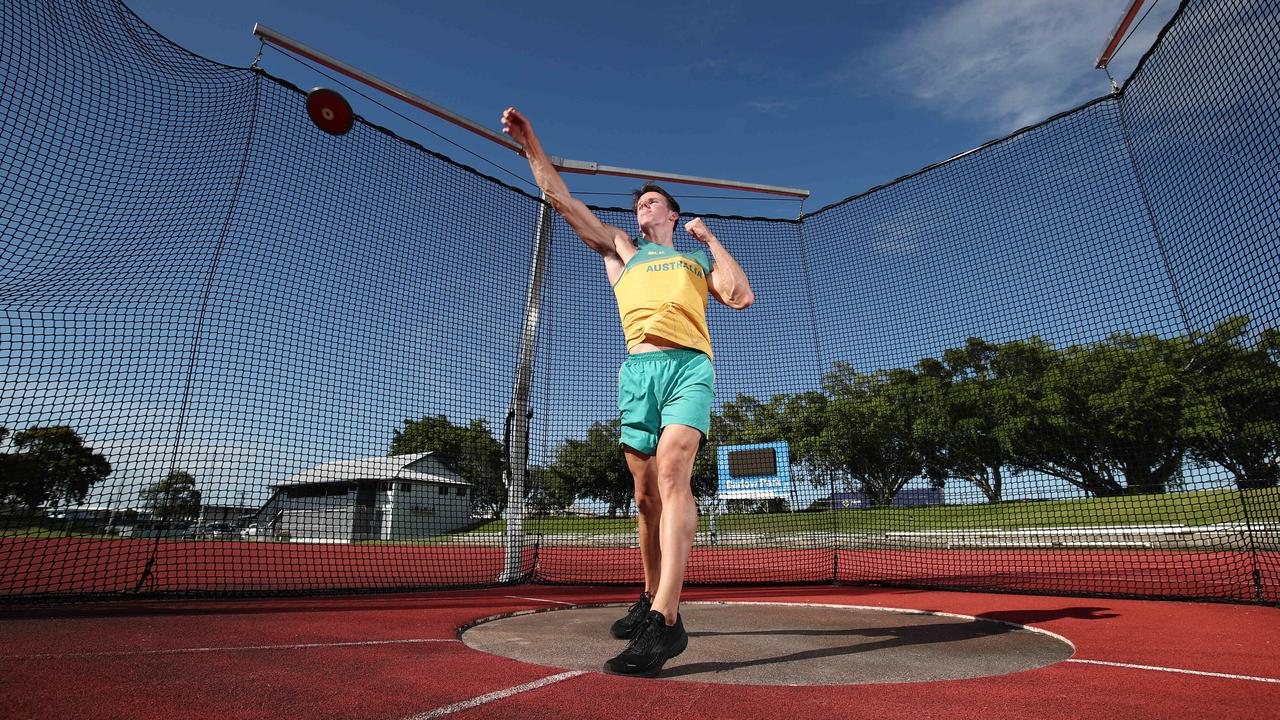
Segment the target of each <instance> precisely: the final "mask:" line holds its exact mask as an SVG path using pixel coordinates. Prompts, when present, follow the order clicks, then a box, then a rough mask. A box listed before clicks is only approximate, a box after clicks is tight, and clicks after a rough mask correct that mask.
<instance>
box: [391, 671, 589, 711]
mask: <svg viewBox="0 0 1280 720" xmlns="http://www.w3.org/2000/svg"><path fill="white" fill-rule="evenodd" d="M586 674H587V672H586V671H585V670H570V671H569V672H562V673H560V674H559V675H550V676H548V677H544V678H542V679H541V680H534V681H533V682H527V683H525V684H523V685H517V686H515V687H509V688H507V689H506V690H498V691H496V692H491V693H489V694H487V695H481V696H479V697H473V698H471V699H470V700H463V701H462V702H457V703H454V704H452V705H445V706H443V707H438V708H436V709H435V710H428V711H426V712H424V713H421V714H419V715H414V716H412V717H409V718H405V720H431V719H432V718H438V717H444V716H445V715H452V714H453V713H456V712H461V711H462V710H470V709H471V708H473V707H476V706H478V705H484V704H485V703H491V702H493V701H494V700H502V699H504V698H509V697H513V696H515V695H519V694H520V693H526V692H529V691H530V690H537V689H538V688H541V687H546V686H548V685H552V684H554V683H558V682H560V681H561V680H568V679H569V678H575V677H578V676H579V675H586Z"/></svg>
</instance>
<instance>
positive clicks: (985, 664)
mask: <svg viewBox="0 0 1280 720" xmlns="http://www.w3.org/2000/svg"><path fill="white" fill-rule="evenodd" d="M626 609H627V606H626V605H611V606H595V607H581V608H568V609H555V610H549V611H537V612H525V613H517V614H515V615H509V616H503V617H500V618H495V619H488V620H483V621H480V622H479V623H477V624H476V625H474V626H471V627H469V628H466V629H464V630H463V632H462V641H463V642H464V643H466V644H467V645H468V646H469V647H471V648H473V649H475V650H479V651H481V652H485V653H490V654H493V655H501V656H504V657H509V658H514V659H516V660H521V661H523V662H528V663H534V664H537V665H548V666H551V667H557V668H565V669H570V670H587V671H601V670H602V669H603V666H604V661H605V660H607V659H609V658H611V657H613V656H614V655H616V654H618V653H620V652H622V650H623V649H624V648H625V647H626V641H624V640H614V639H613V638H612V637H610V635H609V626H610V625H611V624H612V623H613V621H614V620H616V619H618V618H619V617H621V616H622V615H623V614H625V613H626ZM681 612H682V614H683V615H684V624H685V630H686V631H687V632H688V633H689V647H688V649H687V650H685V651H684V653H683V654H681V655H680V656H679V657H676V658H673V659H672V660H670V661H669V662H668V663H667V664H666V666H665V667H664V668H663V670H662V674H661V675H659V676H658V678H659V679H664V678H665V679H670V680H689V681H697V682H712V683H726V684H732V685H862V684H869V683H904V682H929V681H934V680H959V679H963V678H976V677H987V676H991V675H1004V674H1007V673H1013V672H1020V671H1023V670H1033V669H1035V668H1039V667H1044V666H1045V665H1051V664H1053V663H1056V662H1061V661H1063V660H1066V659H1067V658H1069V657H1071V655H1072V654H1073V652H1074V651H1075V648H1074V647H1073V646H1072V645H1071V643H1070V641H1068V640H1067V639H1065V638H1063V637H1061V636H1058V635H1054V634H1053V633H1049V632H1046V631H1043V630H1037V629H1033V628H1027V627H1024V626H1021V625H1014V624H1011V623H1004V622H998V621H995V620H983V619H981V618H974V617H969V616H965V615H950V614H944V613H929V612H924V611H920V610H905V609H897V608H873V607H862V606H852V605H813V604H793V603H750V602H731V603H730V602H725V603H716V602H686V603H684V604H683V605H682V606H681Z"/></svg>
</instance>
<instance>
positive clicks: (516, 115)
mask: <svg viewBox="0 0 1280 720" xmlns="http://www.w3.org/2000/svg"><path fill="white" fill-rule="evenodd" d="M502 132H504V133H506V134H507V135H509V136H511V139H512V140H515V141H516V142H518V143H520V144H521V145H528V144H529V138H531V137H533V125H532V124H530V122H529V120H528V118H526V117H525V116H523V115H521V114H520V111H519V110H517V109H515V108H513V107H509V108H507V109H506V110H505V111H503V113H502Z"/></svg>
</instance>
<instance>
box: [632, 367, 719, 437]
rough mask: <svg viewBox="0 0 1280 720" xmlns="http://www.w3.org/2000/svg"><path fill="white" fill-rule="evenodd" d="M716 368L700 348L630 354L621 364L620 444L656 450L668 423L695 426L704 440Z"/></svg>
mask: <svg viewBox="0 0 1280 720" xmlns="http://www.w3.org/2000/svg"><path fill="white" fill-rule="evenodd" d="M715 382H716V372H715V370H714V369H713V368H712V367H711V358H709V357H707V356H706V354H704V353H702V352H699V351H697V350H657V351H654V352H646V353H639V354H636V355H632V356H630V357H628V358H627V361H626V362H624V363H623V364H622V368H621V369H619V370H618V412H619V413H621V414H622V444H623V445H626V446H628V447H631V448H634V449H635V450H637V451H639V452H641V453H644V454H645V455H653V454H654V453H656V452H657V451H658V436H659V435H661V434H662V429H663V428H665V427H666V426H668V425H672V424H677V425H688V426H690V427H693V428H697V429H698V430H699V431H700V432H701V433H702V440H703V442H706V439H707V433H708V432H710V431H711V400H712V398H713V397H714V396H715Z"/></svg>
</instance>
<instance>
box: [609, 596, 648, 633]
mask: <svg viewBox="0 0 1280 720" xmlns="http://www.w3.org/2000/svg"><path fill="white" fill-rule="evenodd" d="M652 607H653V598H651V597H649V593H647V592H642V593H640V599H639V600H637V601H635V603H633V604H632V605H631V607H630V608H628V609H627V616H626V617H624V618H619V619H618V620H616V621H615V622H614V623H613V627H611V628H609V634H610V635H612V636H614V637H616V638H618V639H619V640H630V639H631V638H633V637H635V636H636V631H637V630H639V629H640V628H641V626H643V625H644V619H645V618H646V617H648V616H649V610H650V608H652Z"/></svg>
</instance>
